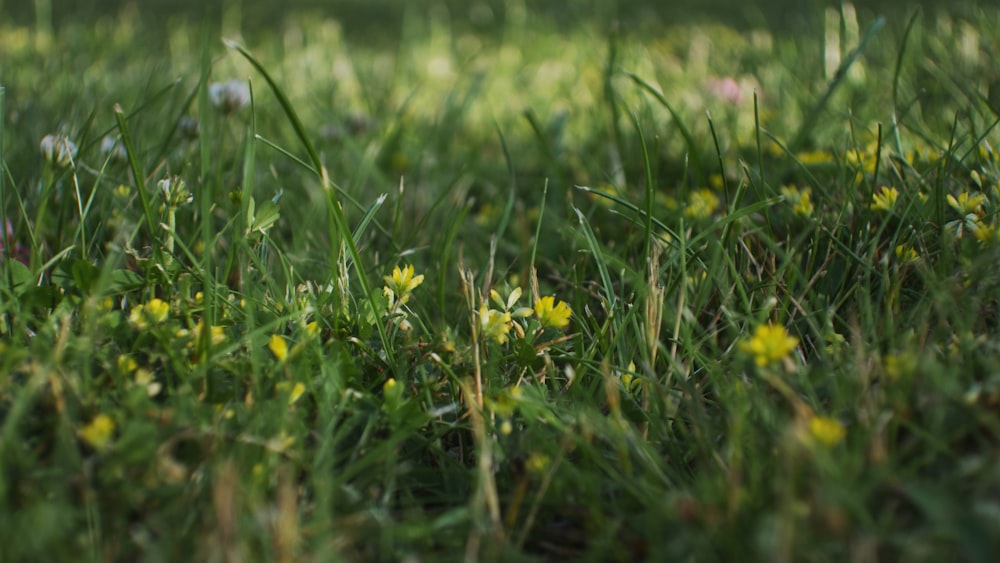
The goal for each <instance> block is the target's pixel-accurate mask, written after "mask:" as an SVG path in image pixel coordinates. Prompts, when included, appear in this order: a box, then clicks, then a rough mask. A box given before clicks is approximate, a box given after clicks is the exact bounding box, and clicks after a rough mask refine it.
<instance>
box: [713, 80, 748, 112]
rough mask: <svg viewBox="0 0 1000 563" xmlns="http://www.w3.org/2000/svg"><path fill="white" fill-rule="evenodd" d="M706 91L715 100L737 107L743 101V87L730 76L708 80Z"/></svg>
mask: <svg viewBox="0 0 1000 563" xmlns="http://www.w3.org/2000/svg"><path fill="white" fill-rule="evenodd" d="M706 86H708V91H709V92H711V93H712V95H713V96H715V97H716V98H719V99H722V100H725V101H727V102H729V103H731V104H733V105H734V106H735V105H739V104H740V103H741V102H742V101H743V87H742V86H740V83H739V82H737V81H736V79H735V78H733V77H731V76H726V77H723V78H710V79H709V80H708V82H707V84H706Z"/></svg>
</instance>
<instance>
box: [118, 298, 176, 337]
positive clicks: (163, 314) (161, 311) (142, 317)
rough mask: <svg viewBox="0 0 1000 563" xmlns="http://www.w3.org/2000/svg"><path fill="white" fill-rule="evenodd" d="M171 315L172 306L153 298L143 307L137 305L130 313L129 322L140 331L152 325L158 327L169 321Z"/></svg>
mask: <svg viewBox="0 0 1000 563" xmlns="http://www.w3.org/2000/svg"><path fill="white" fill-rule="evenodd" d="M169 314H170V304H169V303H167V302H166V301H163V300H162V299H157V298H155V297H154V298H153V299H150V300H149V302H147V303H145V304H143V305H136V306H135V307H133V308H132V311H130V312H129V315H128V322H129V324H131V325H132V326H134V327H135V328H137V329H139V330H144V329H146V328H148V327H149V326H150V325H157V324H160V323H162V322H163V321H165V320H167V316H168V315H169Z"/></svg>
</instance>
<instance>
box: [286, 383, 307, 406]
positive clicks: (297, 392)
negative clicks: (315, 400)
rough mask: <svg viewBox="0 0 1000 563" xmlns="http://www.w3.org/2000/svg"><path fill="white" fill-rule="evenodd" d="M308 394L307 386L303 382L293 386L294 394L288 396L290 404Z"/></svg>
mask: <svg viewBox="0 0 1000 563" xmlns="http://www.w3.org/2000/svg"><path fill="white" fill-rule="evenodd" d="M305 392H306V386H305V384H304V383H302V382H301V381H300V382H298V383H296V384H295V385H293V386H292V392H291V393H289V394H288V404H289V405H290V404H292V403H294V402H295V401H298V400H299V397H301V396H302V394H303V393H305Z"/></svg>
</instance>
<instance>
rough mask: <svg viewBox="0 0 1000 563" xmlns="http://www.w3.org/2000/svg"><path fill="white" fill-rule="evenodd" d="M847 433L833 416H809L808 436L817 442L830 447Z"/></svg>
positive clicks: (841, 439)
mask: <svg viewBox="0 0 1000 563" xmlns="http://www.w3.org/2000/svg"><path fill="white" fill-rule="evenodd" d="M846 434H847V430H845V429H844V425H843V424H841V423H840V421H839V420H837V419H835V418H830V417H828V416H813V417H810V418H809V436H810V437H811V438H812V439H813V440H814V441H816V442H817V443H819V444H821V445H823V446H825V447H827V448H832V447H833V446H836V445H837V444H839V443H840V442H841V441H843V439H844V436H845V435H846Z"/></svg>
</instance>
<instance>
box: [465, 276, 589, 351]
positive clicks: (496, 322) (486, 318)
mask: <svg viewBox="0 0 1000 563" xmlns="http://www.w3.org/2000/svg"><path fill="white" fill-rule="evenodd" d="M522 294H523V291H522V290H521V288H520V287H515V288H514V289H512V290H511V291H510V293H508V294H507V297H506V298H504V297H503V296H501V294H500V292H498V291H497V290H496V289H491V290H490V299H489V301H490V302H492V304H493V305H495V307H491V306H490V303H489V302H487V301H485V300H484V301H483V302H482V303H480V305H479V311H478V315H479V333H480V334H481V335H483V337H484V338H486V339H487V340H492V341H493V342H496V343H497V344H506V343H507V342H508V341H509V340H510V333H511V331H513V332H514V335H515V336H516V337H517V338H524V337H525V335H526V334H527V331H526V328H528V329H530V328H531V326H529V325H527V324H526V322H525V321H526V320H527V319H528V318H530V317H532V316H534V318H535V321H536V323H537V324H535V325H534V327H535V328H534V332H540V331H541V330H544V329H547V328H553V329H559V330H561V329H564V328H566V326H568V325H569V321H570V316H571V315H572V314H573V311H572V309H570V307H569V305H567V304H566V303H565V302H563V301H559V302H558V303H557V302H556V299H555V297H554V296H544V297H540V298H538V299H537V300H535V306H534V307H521V306H518V301H519V300H520V299H521V295H522Z"/></svg>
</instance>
